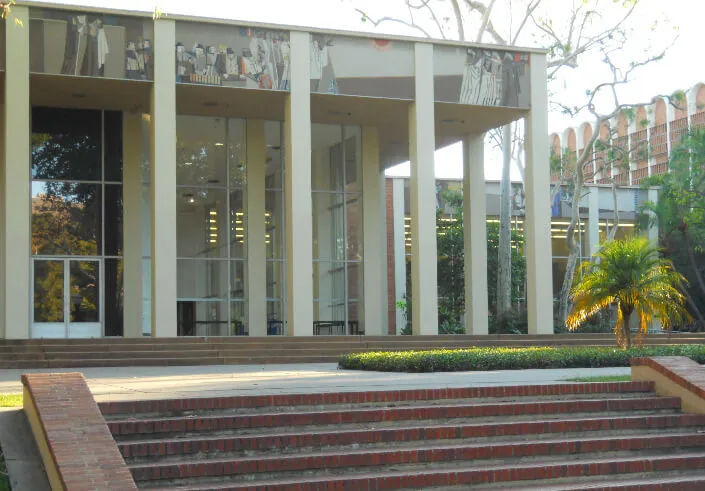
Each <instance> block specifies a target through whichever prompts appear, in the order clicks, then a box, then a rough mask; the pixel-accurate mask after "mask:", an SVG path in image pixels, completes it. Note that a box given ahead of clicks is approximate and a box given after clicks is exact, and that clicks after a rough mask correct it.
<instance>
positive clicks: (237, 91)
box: [0, 74, 528, 168]
mask: <svg viewBox="0 0 705 491" xmlns="http://www.w3.org/2000/svg"><path fill="white" fill-rule="evenodd" d="M30 90H31V92H30V93H31V96H30V98H31V104H32V105H38V106H50V107H67V108H78V109H105V110H120V111H134V112H143V113H148V112H149V106H150V104H149V101H150V92H151V90H152V83H151V82H148V81H136V80H117V79H102V78H90V77H72V76H65V75H47V74H32V75H31V77H30ZM0 93H3V94H4V91H0ZM287 96H288V93H287V92H281V91H266V90H251V89H241V88H231V87H216V86H208V85H192V84H178V85H177V87H176V112H177V114H189V115H200V116H217V117H237V118H247V119H263V120H273V121H283V120H284V115H285V107H286V98H287ZM411 103H412V101H409V100H397V99H382V98H369V97H357V96H344V95H328V94H311V122H312V123H320V124H348V125H360V126H373V127H376V128H378V130H379V141H380V163H381V166H382V167H383V168H387V167H391V166H393V165H396V164H398V163H401V162H404V161H406V160H408V159H409V108H410V107H411ZM527 113H528V109H519V108H506V107H490V106H469V105H463V104H453V103H442V102H436V103H435V134H436V148H442V147H445V146H447V145H449V144H452V143H454V142H457V141H459V140H460V139H462V138H463V136H464V135H467V134H473V133H474V134H476V133H482V132H486V131H489V130H491V129H493V128H498V127H501V126H502V125H504V124H506V123H509V122H512V121H516V120H517V119H520V118H522V117H524V116H525V115H526V114H527Z"/></svg>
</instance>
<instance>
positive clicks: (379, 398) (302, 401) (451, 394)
mask: <svg viewBox="0 0 705 491" xmlns="http://www.w3.org/2000/svg"><path fill="white" fill-rule="evenodd" d="M597 394H603V395H605V394H611V395H612V396H613V397H617V396H619V397H630V396H639V395H647V394H648V395H649V396H653V395H654V384H653V382H599V383H594V382H576V383H573V382H567V383H563V384H536V385H497V386H482V387H449V388H443V389H404V390H381V391H380V390H376V391H367V392H323V393H309V394H270V395H254V396H236V397H209V398H186V399H157V400H146V401H144V400H143V401H112V402H102V403H100V404H99V406H100V410H101V412H102V413H103V415H104V416H105V417H106V418H107V419H111V418H113V419H114V418H120V417H122V416H123V415H125V416H129V417H131V418H136V417H139V416H143V417H151V416H179V415H193V414H196V413H198V414H200V415H204V414H206V413H208V412H210V411H216V412H219V413H223V412H226V411H232V410H262V409H267V410H276V409H277V408H279V409H281V408H285V409H286V410H297V409H298V410H300V409H302V408H306V407H308V408H317V409H322V408H324V407H330V406H335V407H343V406H346V405H347V406H348V407H350V406H352V407H356V408H357V407H361V406H363V405H369V404H388V405H393V404H399V403H411V402H414V401H423V402H424V403H426V402H428V403H432V402H442V401H453V400H461V399H462V400H465V399H472V400H474V401H475V402H482V400H487V399H489V400H494V401H497V400H501V399H512V400H514V399H518V400H521V398H525V400H529V398H537V397H550V398H565V397H581V396H585V397H588V398H589V397H591V396H595V395H597Z"/></svg>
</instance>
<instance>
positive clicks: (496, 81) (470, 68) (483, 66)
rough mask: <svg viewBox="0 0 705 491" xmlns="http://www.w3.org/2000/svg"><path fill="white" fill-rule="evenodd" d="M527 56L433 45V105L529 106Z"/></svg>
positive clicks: (511, 52)
mask: <svg viewBox="0 0 705 491" xmlns="http://www.w3.org/2000/svg"><path fill="white" fill-rule="evenodd" d="M529 79H530V77H529V53H520V52H515V51H498V50H489V49H482V48H474V47H473V48H470V47H461V46H434V48H433V82H434V93H435V100H436V101H437V102H455V103H460V104H471V105H477V106H503V107H522V108H528V107H529V99H530V90H531V87H530V82H529Z"/></svg>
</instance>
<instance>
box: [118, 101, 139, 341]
mask: <svg viewBox="0 0 705 491" xmlns="http://www.w3.org/2000/svg"><path fill="white" fill-rule="evenodd" d="M122 182H123V184H122V189H123V191H122V193H123V208H122V213H123V227H124V233H123V254H124V259H123V267H124V272H123V282H124V292H125V294H124V298H125V306H124V314H123V315H124V326H125V327H124V337H126V338H128V337H129V338H137V337H142V325H143V322H144V321H143V319H142V316H143V315H144V296H143V291H142V115H141V114H139V113H129V112H123V115H122Z"/></svg>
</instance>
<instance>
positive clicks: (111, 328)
mask: <svg viewBox="0 0 705 491" xmlns="http://www.w3.org/2000/svg"><path fill="white" fill-rule="evenodd" d="M103 270H104V273H105V274H104V277H105V280H104V287H103V288H104V289H105V293H104V299H105V335H106V336H122V335H123V290H122V288H123V282H122V281H123V280H122V278H123V263H122V260H120V259H106V260H105V262H104V265H103Z"/></svg>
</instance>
